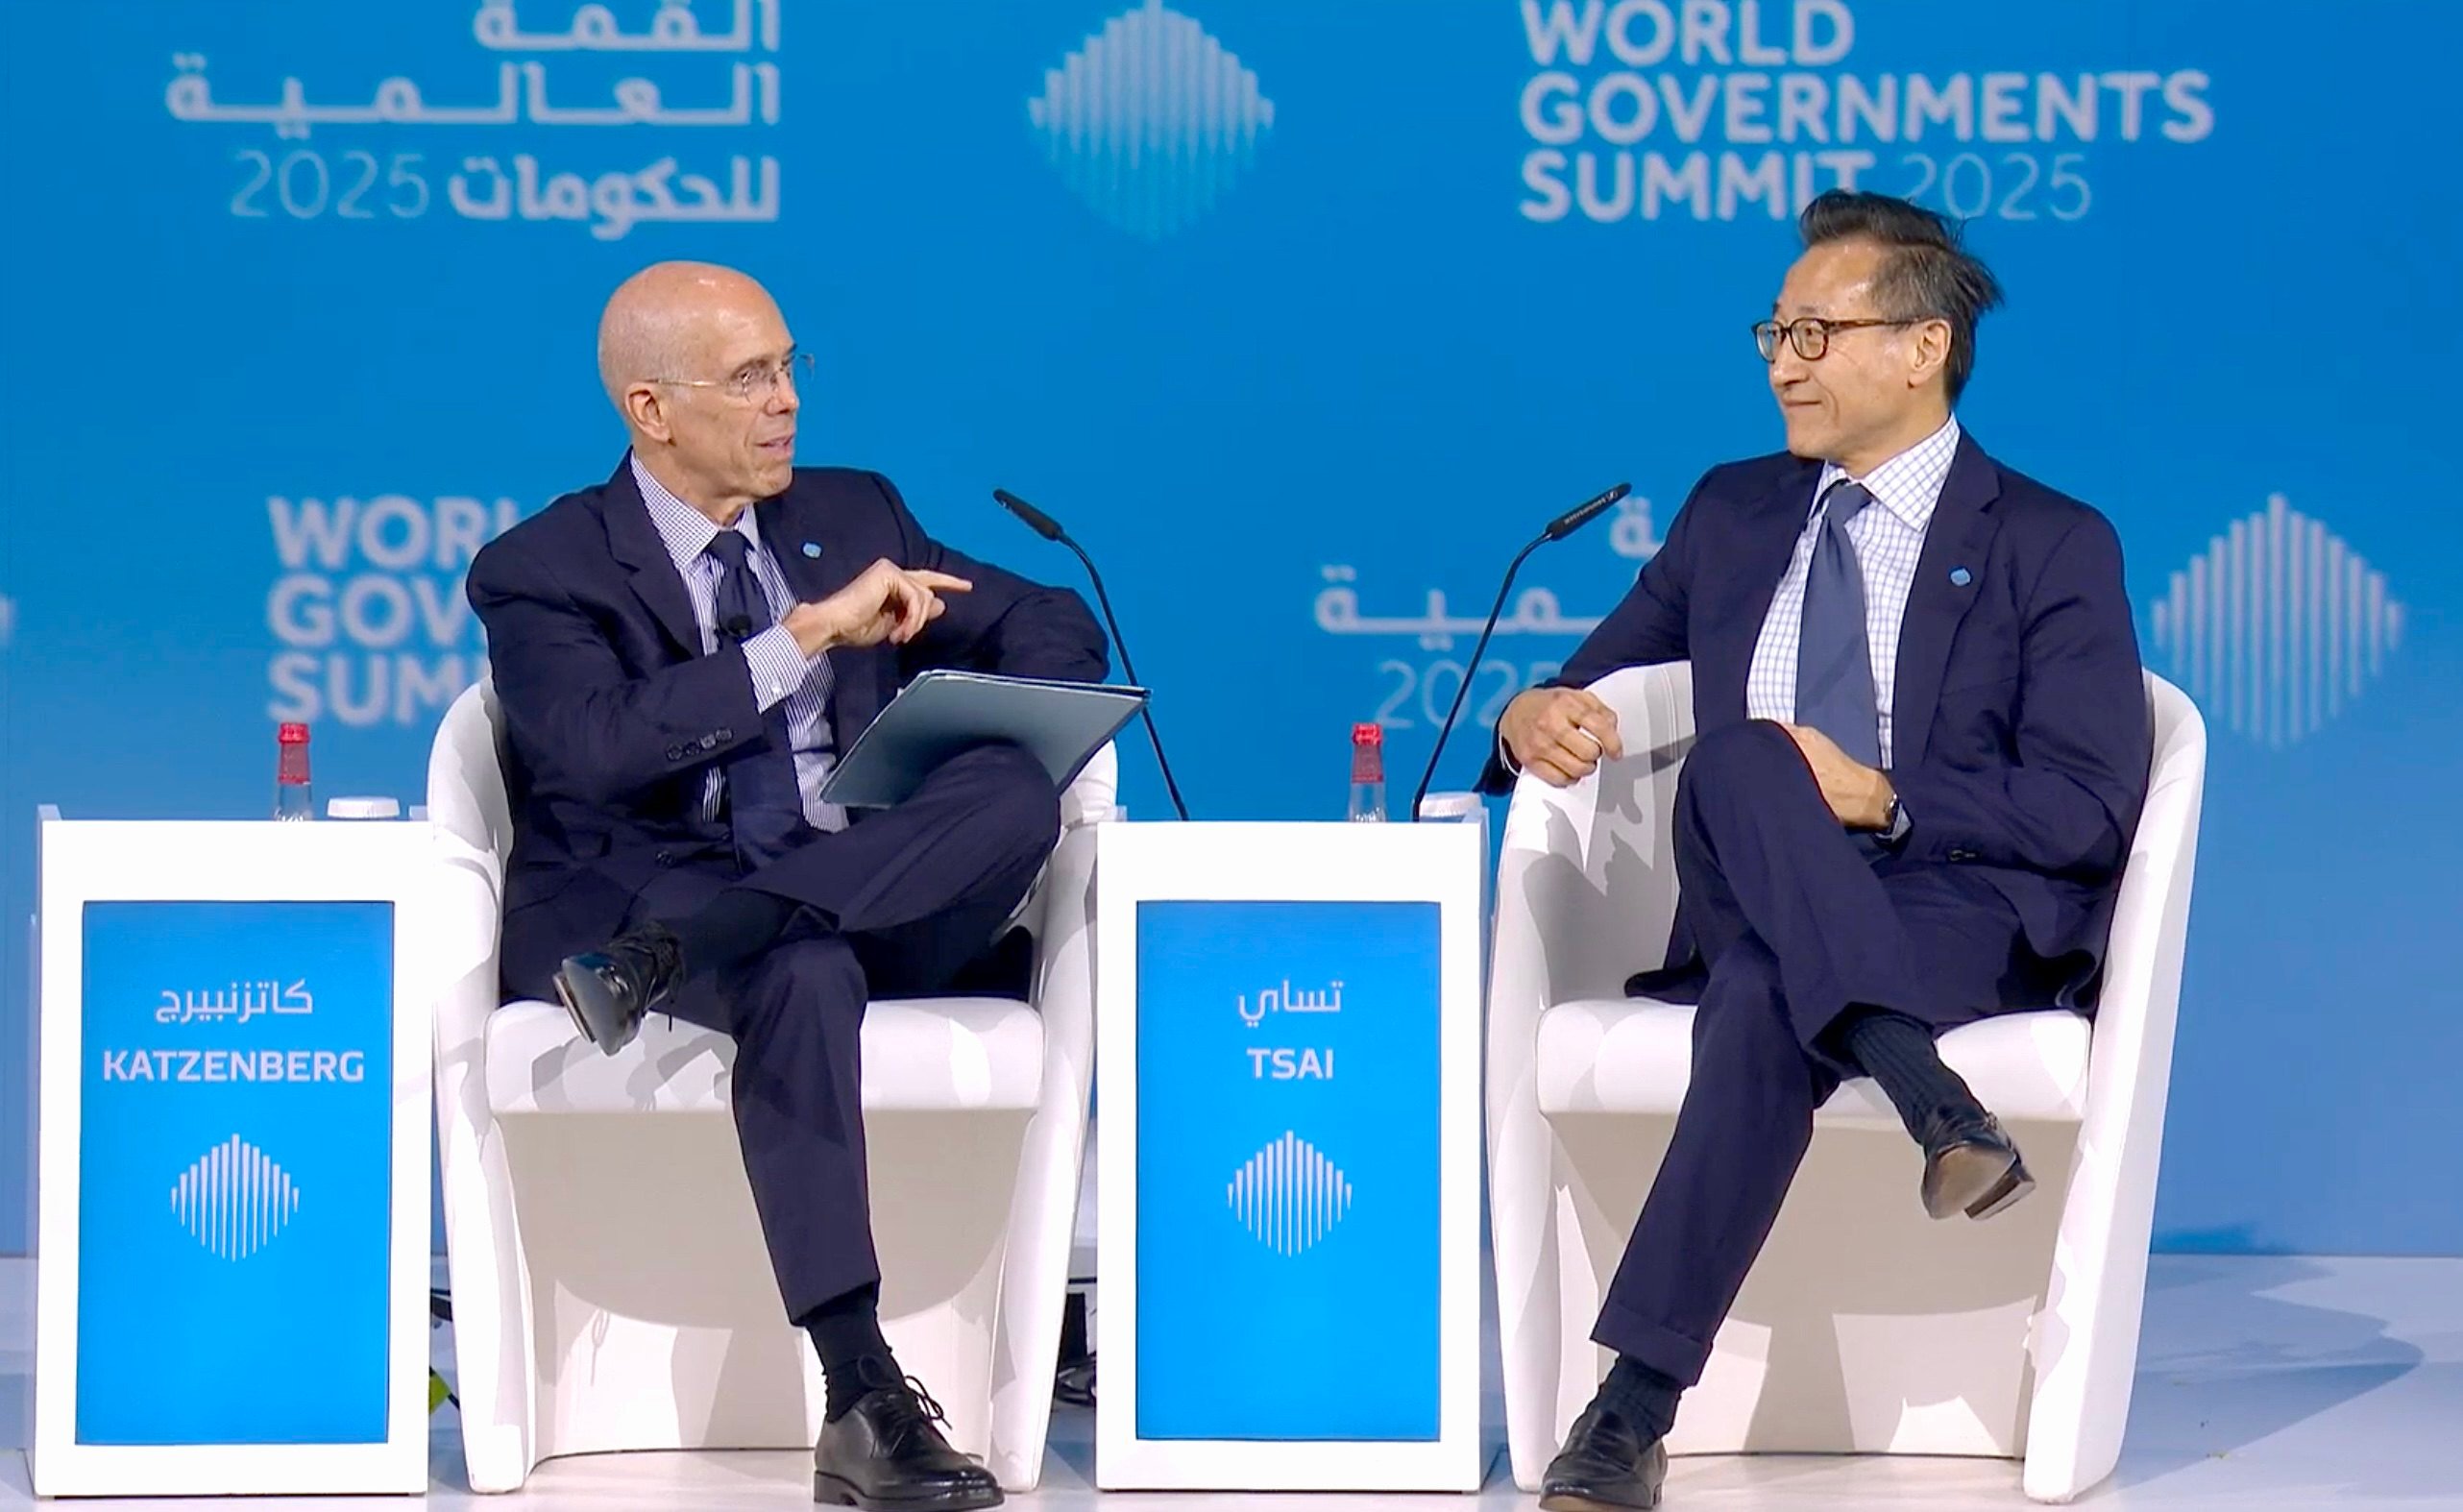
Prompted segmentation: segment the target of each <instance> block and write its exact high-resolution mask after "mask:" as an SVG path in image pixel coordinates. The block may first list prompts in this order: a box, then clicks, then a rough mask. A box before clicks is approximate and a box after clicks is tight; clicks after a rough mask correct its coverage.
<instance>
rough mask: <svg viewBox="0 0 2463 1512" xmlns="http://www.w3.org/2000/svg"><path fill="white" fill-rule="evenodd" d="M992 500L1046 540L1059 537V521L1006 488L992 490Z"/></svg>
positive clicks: (1053, 539)
mask: <svg viewBox="0 0 2463 1512" xmlns="http://www.w3.org/2000/svg"><path fill="white" fill-rule="evenodd" d="M992 502H994V503H996V504H998V505H1000V506H1001V507H1002V508H1003V509H1006V510H1008V511H1009V512H1010V513H1011V514H1013V515H1015V516H1017V517H1018V518H1019V519H1020V520H1022V521H1024V522H1026V527H1027V528H1028V529H1029V530H1032V531H1034V532H1035V533H1036V535H1039V536H1041V537H1042V538H1043V539H1045V540H1046V541H1058V540H1060V539H1061V522H1059V521H1058V520H1055V519H1053V518H1052V517H1051V516H1050V515H1047V514H1045V513H1044V512H1043V511H1042V510H1040V509H1037V508H1036V507H1035V506H1034V505H1033V504H1030V503H1028V502H1027V501H1026V500H1023V499H1020V498H1018V497H1017V496H1016V495H1015V494H1012V493H1011V492H1010V491H1009V490H1008V489H1006V488H995V489H993V490H992Z"/></svg>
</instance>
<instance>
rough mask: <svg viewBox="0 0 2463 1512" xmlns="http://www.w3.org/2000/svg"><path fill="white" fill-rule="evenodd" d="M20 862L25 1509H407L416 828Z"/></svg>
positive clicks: (419, 1409)
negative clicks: (27, 918) (47, 1502)
mask: <svg viewBox="0 0 2463 1512" xmlns="http://www.w3.org/2000/svg"><path fill="white" fill-rule="evenodd" d="M39 844H40V851H41V856H40V867H41V882H40V918H39V921H38V925H37V939H38V948H39V962H38V967H37V969H38V972H39V981H40V1002H39V1005H38V1008H37V1012H38V1015H39V1026H40V1049H39V1056H40V1070H39V1082H38V1085H39V1086H40V1095H41V1108H40V1122H39V1129H38V1142H39V1156H38V1163H37V1171H38V1181H39V1192H38V1197H37V1249H38V1252H39V1255H38V1258H37V1265H36V1326H35V1441H34V1447H33V1453H32V1456H31V1458H32V1465H33V1476H34V1489H35V1492H36V1494H37V1495H38V1496H44V1497H61V1496H110V1497H142V1496H170V1495H190V1496H193V1495H225V1496H228V1495H249V1494H291V1495H334V1494H351V1493H396V1494H402V1495H417V1494H420V1493H424V1492H425V1491H426V1490H427V1329H428V1322H427V1274H428V1262H427V1251H428V1210H427V1203H428V1172H427V1165H428V1109H429V1098H430V1091H429V1084H428V1036H429V1030H428V1014H429V1006H430V1004H431V1003H432V1002H433V1000H434V995H435V983H434V981H433V980H432V977H433V973H432V972H431V971H430V970H429V969H428V966H427V962H426V961H425V959H424V958H423V955H422V952H421V948H420V941H421V940H422V939H423V938H433V937H432V931H433V919H434V916H435V915H434V913H433V909H434V906H435V905H434V896H435V894H434V888H435V885H436V878H437V876H438V871H437V867H436V866H435V862H434V859H433V841H432V836H431V833H430V831H429V829H428V826H427V825H426V824H424V823H400V822H349V821H330V820H320V821H317V822H313V823H297V824H281V823H275V822H272V821H270V820H269V821H265V822H262V823H187V822H165V823H149V822H84V821H61V820H57V819H50V820H47V821H46V822H44V823H43V824H42V825H41V826H40V841H39Z"/></svg>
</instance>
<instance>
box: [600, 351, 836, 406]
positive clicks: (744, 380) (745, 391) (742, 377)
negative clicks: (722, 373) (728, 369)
mask: <svg viewBox="0 0 2463 1512" xmlns="http://www.w3.org/2000/svg"><path fill="white" fill-rule="evenodd" d="M812 379H813V354H811V353H809V352H791V353H789V354H787V356H786V357H785V358H784V359H783V360H781V361H777V362H756V363H754V364H752V365H751V366H750V367H747V368H745V369H744V370H743V371H741V372H739V373H738V374H736V376H735V377H733V378H644V379H643V380H642V381H643V382H645V383H672V384H674V385H675V386H676V387H678V388H714V389H717V390H718V391H719V393H721V394H724V395H725V396H726V397H727V398H729V399H731V400H733V401H735V402H737V403H739V404H749V403H751V402H753V401H754V400H755V399H766V398H768V396H769V395H771V394H773V393H775V392H777V391H778V390H779V389H781V388H785V389H788V390H790V391H791V392H792V391H793V389H794V388H795V386H796V385H797V384H798V383H809V382H811V381H812Z"/></svg>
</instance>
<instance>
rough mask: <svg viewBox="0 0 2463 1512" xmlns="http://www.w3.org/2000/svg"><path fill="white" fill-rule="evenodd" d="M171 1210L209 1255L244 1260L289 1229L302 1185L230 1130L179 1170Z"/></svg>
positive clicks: (172, 1194) (295, 1211) (296, 1210)
mask: <svg viewBox="0 0 2463 1512" xmlns="http://www.w3.org/2000/svg"><path fill="white" fill-rule="evenodd" d="M171 1210H172V1212H174V1213H176V1214H177V1215H178V1216H179V1219H180V1223H181V1226H182V1227H183V1228H185V1229H186V1230H187V1231H188V1232H189V1233H190V1234H191V1235H192V1236H194V1237H195V1239H196V1241H197V1242H198V1243H199V1244H202V1245H204V1246H205V1247H206V1251H207V1254H209V1255H212V1256H215V1257H217V1258H219V1259H225V1260H244V1259H246V1258H248V1257H249V1256H252V1255H255V1254H256V1252H257V1251H259V1250H261V1249H263V1248H265V1246H267V1245H269V1244H271V1243H273V1242H274V1239H275V1236H276V1235H278V1234H280V1232H282V1231H283V1230H284V1229H286V1228H288V1227H290V1222H291V1218H292V1215H294V1214H295V1213H297V1212H298V1211H299V1210H300V1189H299V1188H298V1187H297V1186H295V1185H293V1184H292V1183H291V1178H290V1174H289V1173H288V1172H286V1171H284V1170H283V1169H282V1168H281V1167H280V1166H279V1165H276V1164H275V1163H274V1162H273V1160H272V1159H271V1158H269V1157H268V1156H267V1155H266V1154H265V1152H264V1151H262V1150H259V1149H257V1148H256V1147H255V1146H254V1145H251V1144H249V1143H248V1142H247V1141H245V1140H243V1139H241V1138H240V1137H239V1135H237V1134H232V1136H231V1138H230V1139H228V1140H226V1141H225V1142H223V1143H222V1144H219V1145H217V1146H215V1147H214V1148H213V1149H211V1150H208V1151H207V1152H206V1153H205V1155H204V1156H203V1157H201V1158H199V1159H198V1161H197V1163H196V1164H194V1165H192V1166H190V1167H188V1169H187V1170H185V1171H183V1172H182V1173H181V1175H180V1181H179V1183H178V1184H177V1185H175V1186H173V1187H172V1188H171Z"/></svg>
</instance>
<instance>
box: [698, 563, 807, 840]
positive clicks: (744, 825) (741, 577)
mask: <svg viewBox="0 0 2463 1512" xmlns="http://www.w3.org/2000/svg"><path fill="white" fill-rule="evenodd" d="M751 549H752V543H751V542H749V541H746V540H745V539H744V536H743V534H742V533H740V532H738V531H735V530H721V531H719V533H718V534H717V535H715V536H713V537H711V538H710V546H709V553H710V555H711V556H712V557H713V558H715V559H716V560H717V562H718V563H719V567H720V568H721V569H722V571H721V572H720V573H719V592H718V603H717V606H716V607H717V609H718V615H719V646H720V648H721V649H723V648H725V647H726V646H732V645H735V644H737V643H739V642H742V641H748V640H750V639H751V638H752V637H754V636H756V635H759V634H760V633H761V632H762V631H764V630H767V629H768V628H769V627H770V626H771V624H773V623H775V620H774V618H773V617H772V616H771V614H770V612H769V596H768V594H766V593H763V592H762V591H761V580H760V578H758V577H757V576H756V575H754V573H753V566H752V557H751ZM762 725H763V731H764V734H765V736H766V739H763V740H761V741H758V742H755V743H753V744H747V745H744V746H742V747H739V748H738V750H737V752H736V754H735V755H733V756H731V757H729V758H728V759H727V761H726V764H725V767H724V768H723V770H724V771H725V774H726V775H725V778H724V783H725V792H726V795H727V824H728V827H729V828H730V830H732V831H733V833H734V837H735V845H736V862H737V865H739V866H742V867H743V868H744V870H746V871H753V870H756V869H758V868H760V867H762V866H768V864H769V863H771V862H773V861H776V860H777V859H778V858H779V857H781V856H783V855H785V854H786V853H787V852H788V851H789V850H790V849H791V848H793V844H794V840H795V834H796V830H797V828H798V827H799V826H800V825H802V824H803V822H804V798H803V794H802V793H800V792H799V791H798V790H797V788H796V786H795V746H794V740H793V736H792V735H791V734H790V733H789V731H788V727H787V705H786V703H785V702H784V701H783V700H782V701H781V702H778V703H775V704H772V705H771V706H770V710H769V713H768V715H767V716H766V717H765V718H764V719H763V721H762Z"/></svg>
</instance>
